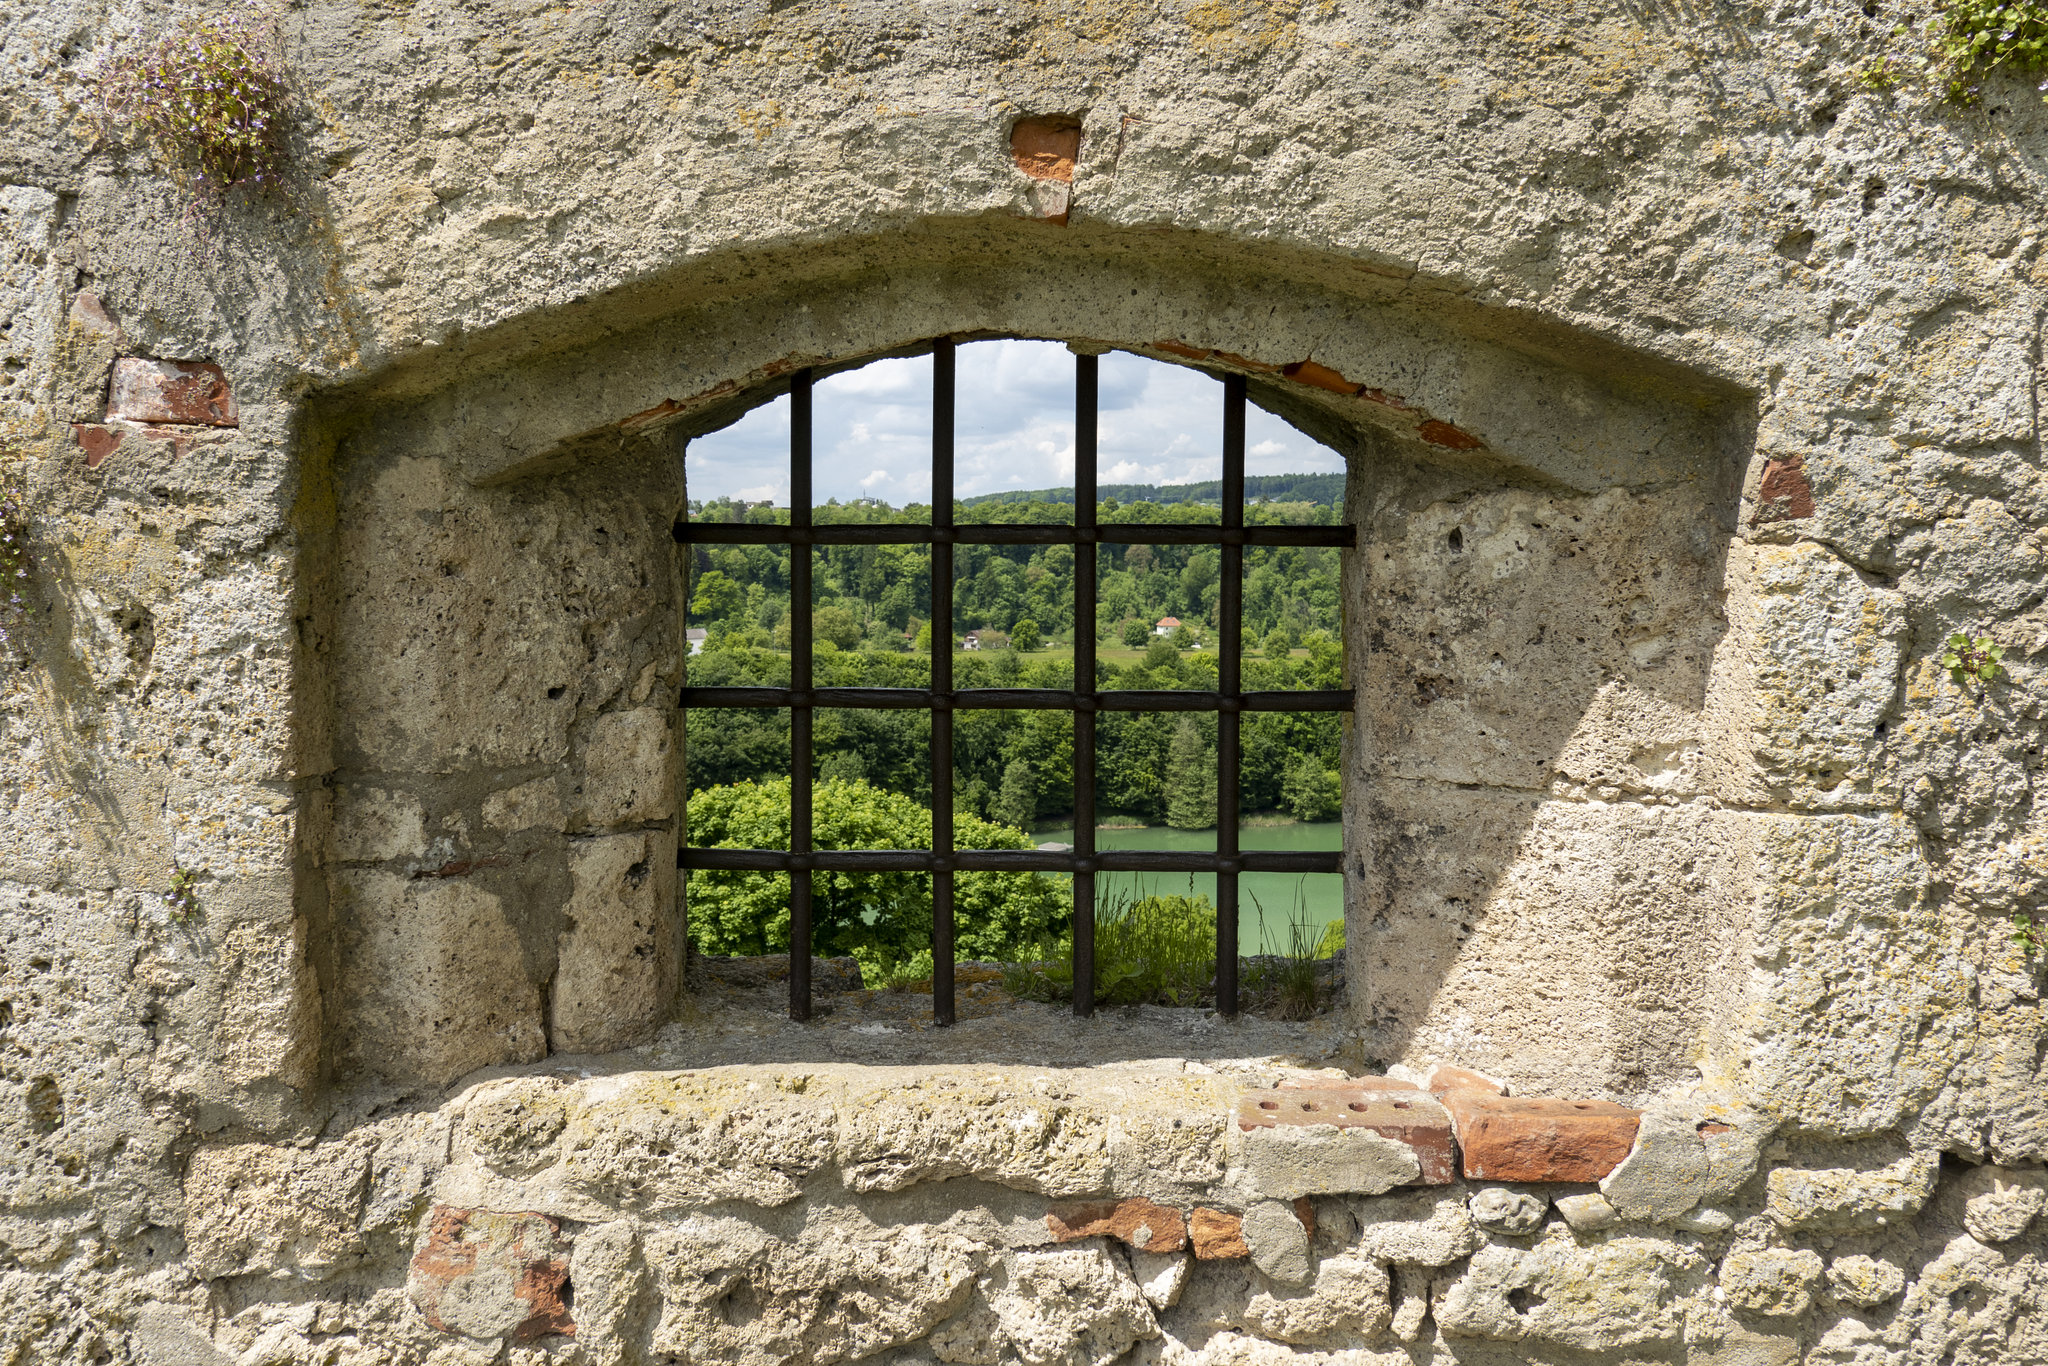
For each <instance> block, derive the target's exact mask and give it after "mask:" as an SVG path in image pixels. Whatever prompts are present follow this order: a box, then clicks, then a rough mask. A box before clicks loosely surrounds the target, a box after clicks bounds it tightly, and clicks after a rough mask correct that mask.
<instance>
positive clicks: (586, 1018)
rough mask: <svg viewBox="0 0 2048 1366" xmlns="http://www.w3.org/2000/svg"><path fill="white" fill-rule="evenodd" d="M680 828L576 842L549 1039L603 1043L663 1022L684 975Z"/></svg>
mask: <svg viewBox="0 0 2048 1366" xmlns="http://www.w3.org/2000/svg"><path fill="white" fill-rule="evenodd" d="M675 864H676V858H675V842H674V836H673V835H672V834H670V833H668V832H666V831H659V830H648V831H639V832H636V833H634V834H630V835H609V836H603V837H600V838H597V839H591V840H578V841H575V842H574V843H572V844H571V846H570V850H569V886H570V892H569V905H568V910H567V927H566V928H565V929H563V930H562V932H561V933H560V935H558V936H557V938H556V967H555V980H554V983H553V985H552V987H551V988H550V1011H549V1021H548V1040H549V1043H550V1044H552V1045H553V1047H554V1049H555V1051H557V1052H562V1053H602V1052H609V1051H611V1050H612V1049H615V1048H624V1047H626V1046H627V1045H628V1044H633V1043H638V1042H640V1041H641V1040H642V1039H644V1038H645V1037H646V1036H647V1035H648V1034H649V1033H651V1032H652V1031H654V1030H656V1029H659V1028H660V1027H661V1025H662V1023H663V1022H664V1021H666V1020H667V1019H668V1018H669V1014H670V1011H671V1008H672V1007H673V1005H674V1003H675V993H676V983H677V975H678V963H677V945H676V939H677V927H676V923H675V921H676V866H675Z"/></svg>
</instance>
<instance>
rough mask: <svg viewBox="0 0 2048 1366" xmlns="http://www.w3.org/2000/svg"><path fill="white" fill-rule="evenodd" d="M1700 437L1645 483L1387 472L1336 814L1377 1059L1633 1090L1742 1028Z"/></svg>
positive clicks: (1679, 1068)
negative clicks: (1674, 470) (1340, 814)
mask: <svg viewBox="0 0 2048 1366" xmlns="http://www.w3.org/2000/svg"><path fill="white" fill-rule="evenodd" d="M1706 435H1707V438H1708V439H1706V440H1703V441H1701V442H1700V444H1699V447H1698V449H1697V450H1696V451H1695V456H1696V459H1697V461H1698V468H1697V477H1696V478H1695V479H1691V480H1682V481H1676V482H1673V483H1670V484H1665V485H1663V486H1661V487H1653V488H1647V489H1633V490H1632V489H1628V488H1612V489H1608V490H1605V491H1601V492H1587V493H1580V492H1565V491H1560V490H1556V489H1537V488H1530V487H1514V486H1499V485H1496V486H1493V487H1474V486H1472V485H1471V484H1470V483H1469V482H1466V481H1461V480H1456V479H1452V478H1447V477H1446V475H1445V474H1444V473H1443V472H1442V471H1440V470H1437V469H1433V468H1431V467H1429V466H1427V465H1425V464H1422V463H1418V462H1415V461H1412V460H1403V459H1401V458H1400V456H1399V454H1398V453H1392V452H1390V453H1389V457H1388V458H1386V459H1383V460H1382V461H1380V462H1379V463H1378V471H1379V472H1378V477H1377V479H1376V480H1375V481H1374V486H1373V497H1372V501H1371V503H1370V506H1369V510H1367V511H1366V513H1365V516H1364V525H1363V527H1362V528H1361V532H1360V544H1361V545H1362V546H1364V547H1367V548H1366V549H1365V550H1364V551H1363V552H1362V556H1361V561H1362V562H1361V563H1360V565H1359V566H1358V569H1359V573H1358V576H1357V580H1356V583H1355V585H1354V592H1353V596H1352V604H1351V605H1352V607H1353V610H1354V612H1355V613H1356V616H1355V617H1354V619H1353V621H1352V623H1351V624H1350V632H1351V638H1352V639H1355V640H1356V641H1357V642H1358V643H1357V645H1356V647H1355V648H1354V653H1353V670H1354V677H1355V678H1356V680H1357V684H1358V689H1359V715H1358V721H1357V724H1358V727H1359V730H1358V746H1357V755H1356V761H1355V762H1354V763H1353V765H1352V772H1351V785H1350V790H1349V794H1348V795H1349V798H1350V800H1349V801H1348V802H1347V811H1348V813H1349V820H1350V849H1351V851H1352V856H1353V864H1352V867H1353V871H1354V874H1355V876H1354V879H1353V881H1352V884H1351V888H1350V890H1351V895H1352V901H1351V906H1350V913H1349V917H1348V918H1349V920H1350V923H1351V924H1352V926H1353V927H1354V933H1353V935H1352V945H1353V953H1354V957H1353V960H1352V969H1353V973H1354V980H1355V981H1362V983H1363V984H1364V990H1363V991H1355V992H1354V997H1353V1001H1354V1008H1355V1010H1356V1012H1357V1018H1358V1021H1359V1023H1360V1025H1361V1026H1362V1027H1363V1029H1364V1032H1365V1034H1366V1051H1367V1053H1368V1055H1369V1056H1372V1057H1375V1058H1377V1059H1380V1060H1382V1061H1384V1062H1394V1061H1406V1062H1409V1063H1410V1064H1411V1065H1414V1064H1419V1063H1427V1062H1430V1061H1449V1062H1457V1063H1459V1064H1462V1065H1465V1066H1469V1067H1474V1068H1478V1069H1480V1070H1483V1071H1487V1072H1490V1073H1492V1074H1495V1075H1500V1076H1505V1077H1509V1078H1512V1079H1513V1080H1515V1081H1516V1082H1517V1083H1518V1084H1519V1085H1520V1086H1522V1087H1524V1088H1525V1089H1532V1090H1543V1091H1551V1092H1557V1093H1568V1094H1583V1095H1594V1096H1607V1097H1611V1098H1617V1099H1640V1098H1642V1097H1644V1096H1646V1095H1647V1094H1648V1093H1650V1092H1652V1091H1654V1090H1656V1089H1658V1088H1659V1087H1660V1086H1662V1085H1664V1084H1666V1083H1669V1082H1672V1081H1676V1080H1679V1079H1682V1078H1684V1077H1686V1076H1688V1075H1692V1074H1695V1071H1696V1067H1697V1064H1698V1061H1699V1059H1700V1058H1701V1056H1702V1055H1703V1054H1704V1053H1705V1052H1706V1051H1708V1050H1709V1048H1710V1047H1711V1042H1712V1040H1713V1039H1714V1038H1716V1037H1718V1035H1720V1034H1721V1033H1723V1032H1725V1031H1726V1029H1727V1028H1728V1027H1729V1026H1730V1024H1731V1023H1732V1021H1733V1019H1734V1017H1735V1015H1736V1014H1737V1013H1738V1012H1739V1010H1740V1008H1741V997H1740V990H1739V988H1740V985H1741V971H1742V963H1741V961H1740V957H1739V955H1740V952H1741V949H1742V946H1743V944H1744V942H1745V940H1744V932H1745V930H1746V928H1747V926H1746V916H1745V914H1744V912H1743V909H1742V907H1743V900H1744V898H1743V896H1742V894H1741V887H1742V884H1743V881H1744V877H1745V871H1746V863H1745V860H1744V859H1743V858H1742V857H1741V856H1740V854H1739V845H1740V833H1739V831H1738V830H1737V829H1736V828H1734V827H1733V826H1732V825H1731V823H1730V818H1729V817H1728V816H1726V815H1725V814H1724V813H1723V812H1722V811H1721V810H1720V809H1719V808H1718V805H1717V804H1716V803H1714V802H1713V801H1711V800H1708V798H1709V795H1710V791H1711V787H1712V776H1713V775H1712V772H1711V770H1712V767H1713V764H1712V760H1711V757H1710V751H1711V749H1712V746H1711V745H1710V744H1709V743H1708V735H1707V728H1708V727H1709V725H1710V724H1711V720H1710V714H1711V713H1712V711H1713V703H1712V698H1713V695H1714V679H1715V662H1716V649H1717V646H1718V645H1719V643H1720V641H1721V639H1722V637H1723V635H1724V634H1725V632H1726V629H1727V624H1726V621H1725V618H1724V616H1723V610H1722V598H1723V594H1724V582H1725V580H1726V578H1727V572H1728V548H1729V545H1730V541H1731V537H1732V532H1733V530H1734V519H1735V514H1736V506H1735V504H1736V493H1737V492H1738V489H1739V476H1740V465H1739V464H1738V463H1737V462H1736V460H1735V459H1734V458H1733V457H1731V456H1729V455H1727V454H1725V453H1724V452H1723V450H1722V449H1719V448H1718V446H1717V444H1716V442H1715V441H1714V440H1713V439H1712V434H1711V433H1709V434H1706Z"/></svg>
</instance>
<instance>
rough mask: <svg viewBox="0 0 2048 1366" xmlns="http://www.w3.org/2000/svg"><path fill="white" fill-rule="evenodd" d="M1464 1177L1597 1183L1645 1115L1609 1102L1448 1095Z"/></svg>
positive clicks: (1445, 1099) (1624, 1149)
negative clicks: (1461, 1155)
mask: <svg viewBox="0 0 2048 1366" xmlns="http://www.w3.org/2000/svg"><path fill="white" fill-rule="evenodd" d="M1443 1103H1444V1107H1445V1108H1446V1109H1448V1110H1449V1111H1450V1112H1451V1120H1452V1122H1453V1124H1454V1125H1455V1126H1456V1128H1457V1134H1458V1146H1459V1147H1460V1148H1461V1149H1462V1150H1463V1152H1464V1168H1465V1175H1466V1176H1467V1177H1470V1178H1472V1179H1474V1180H1482V1181H1574V1182H1597V1181H1599V1180H1601V1179H1602V1178H1603V1177H1605V1176H1606V1175H1607V1174H1608V1173H1609V1172H1611V1171H1613V1170H1614V1169H1615V1167H1617V1166H1619V1165H1620V1163H1621V1161H1622V1159H1623V1158H1625V1157H1627V1156H1628V1154H1629V1150H1630V1149H1631V1148H1633V1147H1634V1146H1635V1141H1636V1128H1637V1125H1638V1124H1639V1123H1640V1122H1641V1112H1640V1111H1637V1110H1631V1109H1628V1108H1627V1107H1626V1106H1621V1105H1615V1104H1612V1103H1611V1102H1608V1101H1604V1100H1547V1099H1538V1098H1534V1097H1528V1096H1515V1097H1509V1096H1496V1095H1492V1094H1490V1093H1488V1092H1485V1091H1476V1090H1466V1091H1450V1092H1446V1093H1445V1095H1444V1097H1443Z"/></svg>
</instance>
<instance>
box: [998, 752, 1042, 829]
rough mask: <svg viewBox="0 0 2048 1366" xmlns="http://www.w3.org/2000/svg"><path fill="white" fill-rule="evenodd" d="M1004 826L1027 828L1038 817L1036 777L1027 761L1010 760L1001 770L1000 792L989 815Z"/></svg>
mask: <svg viewBox="0 0 2048 1366" xmlns="http://www.w3.org/2000/svg"><path fill="white" fill-rule="evenodd" d="M990 814H991V815H993V816H994V817H995V818H996V820H997V821H999V822H1000V823H1002V824H1004V825H1015V826H1024V827H1028V826H1029V825H1030V824H1031V823H1032V821H1033V820H1035V819H1036V818H1037V816H1038V775H1037V774H1036V773H1034V772H1032V771H1031V763H1030V761H1029V760H1027V759H1021V758H1020V759H1012V760H1010V762H1009V764H1008V765H1007V766H1006V767H1005V768H1004V769H1003V786H1002V790H1001V791H1000V792H998V793H997V794H996V809H995V810H994V811H993V812H991V813H990Z"/></svg>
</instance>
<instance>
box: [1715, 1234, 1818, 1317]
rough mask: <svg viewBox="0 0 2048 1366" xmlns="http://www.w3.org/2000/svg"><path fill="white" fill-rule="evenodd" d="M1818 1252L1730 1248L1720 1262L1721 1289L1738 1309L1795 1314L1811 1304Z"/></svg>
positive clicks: (1780, 1315) (1786, 1314)
mask: <svg viewBox="0 0 2048 1366" xmlns="http://www.w3.org/2000/svg"><path fill="white" fill-rule="evenodd" d="M1820 1277H1821V1262H1820V1257H1819V1255H1818V1254H1816V1253H1813V1252H1808V1251H1806V1250H1804V1249H1799V1250H1796V1251H1795V1250H1793V1249H1790V1248H1781V1247H1767V1248H1758V1249H1755V1250H1753V1251H1747V1252H1731V1253H1729V1254H1728V1258H1727V1260H1726V1261H1724V1262H1722V1263H1721V1289H1723V1290H1725V1291H1726V1292H1728V1302H1729V1303H1730V1304H1731V1305H1733V1306H1734V1307H1735V1309H1736V1310H1737V1311H1738V1312H1741V1313H1746V1314H1761V1315H1763V1316H1764V1317H1766V1318H1798V1317H1799V1316H1800V1315H1801V1314H1804V1313H1806V1311H1807V1310H1809V1309H1811V1308H1813V1292H1814V1290H1815V1289H1817V1288H1818V1287H1819V1285H1820Z"/></svg>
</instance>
